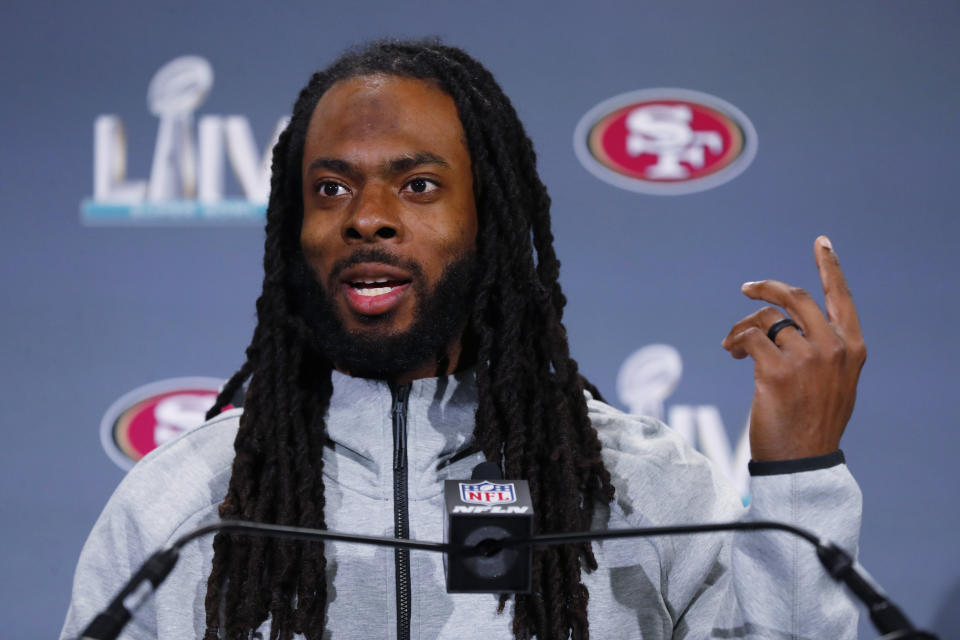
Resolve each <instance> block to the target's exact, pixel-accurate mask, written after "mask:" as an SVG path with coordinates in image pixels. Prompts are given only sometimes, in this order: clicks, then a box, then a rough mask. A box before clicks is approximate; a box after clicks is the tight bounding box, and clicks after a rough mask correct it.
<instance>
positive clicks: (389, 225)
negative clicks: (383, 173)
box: [341, 185, 403, 244]
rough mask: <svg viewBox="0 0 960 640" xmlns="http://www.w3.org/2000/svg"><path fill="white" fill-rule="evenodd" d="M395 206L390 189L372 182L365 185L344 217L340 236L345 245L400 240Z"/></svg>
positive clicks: (399, 228)
mask: <svg viewBox="0 0 960 640" xmlns="http://www.w3.org/2000/svg"><path fill="white" fill-rule="evenodd" d="M398 205H399V203H398V202H397V199H396V198H395V197H394V196H393V194H392V193H391V192H390V189H389V188H385V187H375V186H373V185H371V186H369V187H367V188H365V189H364V190H363V191H362V192H361V193H360V197H359V198H356V199H354V202H353V206H352V207H351V211H350V215H349V216H348V217H347V218H346V219H345V220H344V223H343V227H342V229H341V233H342V235H343V239H344V240H345V241H346V242H347V243H348V244H360V243H365V242H380V241H383V240H399V239H401V238H402V235H403V233H402V232H403V224H402V221H401V217H400V215H399V212H398V211H397V207H398Z"/></svg>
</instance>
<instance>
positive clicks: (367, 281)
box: [361, 278, 387, 284]
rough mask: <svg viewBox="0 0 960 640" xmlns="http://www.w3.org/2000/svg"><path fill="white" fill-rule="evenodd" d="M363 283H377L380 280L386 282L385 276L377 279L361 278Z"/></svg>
mask: <svg viewBox="0 0 960 640" xmlns="http://www.w3.org/2000/svg"><path fill="white" fill-rule="evenodd" d="M361 282H362V283H363V284H378V283H380V282H387V278H378V279H377V280H361Z"/></svg>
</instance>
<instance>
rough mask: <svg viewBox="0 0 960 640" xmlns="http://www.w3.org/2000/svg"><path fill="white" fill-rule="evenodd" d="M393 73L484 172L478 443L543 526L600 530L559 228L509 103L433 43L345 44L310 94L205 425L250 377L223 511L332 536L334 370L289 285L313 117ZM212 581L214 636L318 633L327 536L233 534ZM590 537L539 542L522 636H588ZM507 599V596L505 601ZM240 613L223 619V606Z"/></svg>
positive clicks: (474, 337)
mask: <svg viewBox="0 0 960 640" xmlns="http://www.w3.org/2000/svg"><path fill="white" fill-rule="evenodd" d="M372 74H391V75H397V76H402V77H410V78H418V79H424V80H428V81H431V82H433V83H435V84H436V85H437V86H439V87H440V88H441V89H442V90H444V91H445V92H446V93H448V94H449V95H450V96H451V97H452V98H453V100H454V103H455V104H456V107H457V110H458V113H459V116H460V120H461V122H462V124H463V129H464V132H465V135H466V143H467V147H468V150H469V153H470V157H471V160H472V164H473V171H474V194H475V198H476V204H477V215H478V221H479V231H478V235H477V242H476V244H477V246H476V251H477V259H478V262H479V264H480V270H481V273H480V275H479V276H478V279H477V289H476V295H475V297H474V300H473V308H472V311H471V315H470V318H469V323H468V327H467V333H468V334H469V335H470V337H471V339H470V342H471V343H472V346H471V347H470V349H471V350H472V351H473V353H472V354H468V357H470V358H471V360H472V361H474V362H475V363H476V374H475V375H476V383H477V387H478V396H479V404H478V407H477V410H476V424H475V427H474V432H473V435H474V440H475V442H476V444H477V445H478V446H479V448H480V449H481V450H482V451H483V453H484V455H485V456H486V458H487V459H488V460H491V461H495V462H500V461H501V460H502V461H503V464H504V469H503V470H504V473H505V476H506V477H509V478H523V479H526V480H528V481H529V484H530V494H531V497H532V499H533V503H534V505H535V511H536V518H537V521H536V528H537V530H538V531H540V532H560V531H577V530H584V529H587V528H589V527H590V524H591V520H592V516H593V512H594V507H595V506H596V505H597V504H598V503H607V502H609V501H610V500H612V499H613V487H612V486H611V484H610V475H609V473H608V472H607V470H606V469H605V468H604V465H603V462H602V461H601V458H600V443H599V440H598V438H597V433H596V431H595V430H594V429H593V427H592V426H591V425H590V422H589V420H588V418H587V408H586V402H585V399H584V395H583V391H584V389H585V388H586V389H589V390H591V391H593V393H594V394H595V395H597V394H596V390H595V389H593V388H592V386H590V385H589V383H588V382H587V381H586V380H585V379H584V378H583V377H582V376H580V374H579V372H578V369H577V363H576V362H575V361H574V360H573V359H572V358H571V357H570V352H569V347H568V344H567V335H566V330H565V328H564V326H563V324H562V323H561V316H562V312H563V307H564V305H565V304H566V299H565V298H564V295H563V293H562V292H561V289H560V284H559V283H558V281H557V278H558V275H559V262H558V261H557V257H556V255H555V253H554V250H553V235H552V233H551V230H550V215H549V212H550V198H549V196H548V195H547V191H546V188H545V187H544V186H543V184H542V183H541V181H540V178H539V176H538V175H537V171H536V156H535V154H534V151H533V146H532V143H531V142H530V139H529V138H528V137H527V135H526V133H525V132H524V130H523V126H522V125H521V123H520V121H519V119H518V117H517V114H516V112H515V110H514V109H513V106H512V105H511V103H510V101H509V99H508V98H507V97H506V95H504V93H503V91H502V89H501V88H500V87H499V85H498V84H497V83H496V81H495V80H494V78H493V76H492V74H491V73H490V72H489V71H488V70H487V69H485V68H484V67H483V66H482V65H481V64H480V63H479V62H477V61H476V60H474V59H473V58H471V57H470V56H468V55H467V54H466V53H465V52H463V51H461V50H460V49H456V48H453V47H449V46H444V45H441V44H439V43H437V42H434V41H420V42H396V41H381V42H376V43H373V44H371V45H368V46H366V47H365V48H363V49H360V50H355V51H352V52H348V53H347V54H346V55H344V56H343V57H341V58H340V59H339V60H337V61H336V62H335V63H334V64H333V65H331V66H330V67H329V68H327V69H326V70H325V71H321V72H318V73H315V74H314V75H313V76H312V78H311V79H310V82H309V84H308V85H307V86H306V87H305V88H304V89H303V90H302V91H301V92H300V95H299V98H298V99H297V101H296V104H295V105H294V109H293V115H292V119H291V121H290V124H289V126H288V127H287V128H286V130H285V131H284V132H283V133H282V134H281V136H280V139H279V142H278V143H277V145H276V146H275V147H274V150H273V167H272V169H273V175H272V180H271V192H270V201H269V204H268V208H267V224H266V241H265V254H264V270H265V275H264V280H263V291H262V293H261V295H260V297H259V299H258V300H257V319H258V322H257V326H256V328H255V330H254V334H253V339H252V341H251V343H250V346H249V347H248V348H247V351H246V362H245V363H244V364H243V366H242V367H241V368H240V370H239V371H237V373H235V374H234V375H233V376H232V377H231V378H230V380H229V382H228V383H227V384H226V386H225V387H224V389H223V391H222V392H221V394H220V396H219V398H218V399H217V403H216V404H215V405H214V407H213V408H212V409H211V410H210V413H209V414H208V417H212V416H214V415H216V414H217V413H219V412H220V411H221V410H222V409H223V407H225V406H226V405H227V404H228V403H229V402H230V399H231V398H233V397H234V395H235V394H236V393H237V392H238V390H240V389H241V387H242V385H243V383H244V382H245V381H246V380H247V379H248V378H249V379H250V382H249V386H248V388H247V391H246V395H245V401H244V412H243V415H242V417H241V418H240V429H239V432H238V433H237V438H236V442H235V449H236V457H235V459H234V463H233V473H232V476H231V478H230V485H229V489H228V491H227V496H226V498H225V499H224V501H223V502H222V504H221V505H220V515H221V516H222V517H223V518H236V519H244V520H254V521H260V522H272V523H277V524H284V525H297V526H303V527H315V528H321V529H322V528H325V527H326V524H325V520H324V485H323V476H322V474H321V471H322V465H323V462H322V460H323V456H322V448H323V445H324V441H325V432H326V427H325V424H324V416H325V413H326V411H327V408H328V406H329V401H330V396H331V393H332V384H331V381H330V373H331V368H332V364H331V362H330V361H329V359H327V358H326V357H325V356H324V354H323V353H321V352H320V351H319V349H318V347H317V346H316V340H315V338H314V336H313V334H312V333H311V329H310V328H309V327H308V325H307V323H306V322H305V321H304V319H303V317H302V313H301V311H300V309H299V308H298V305H297V295H296V292H295V291H294V290H293V289H294V284H293V283H292V273H293V271H294V270H295V268H294V266H293V265H294V261H295V260H296V259H302V257H301V255H302V254H301V253H300V251H301V249H300V245H299V234H300V226H301V223H302V217H303V203H302V192H301V163H302V157H303V149H304V138H305V135H306V131H307V126H308V123H309V120H310V117H311V115H312V113H313V111H314V108H315V107H316V105H317V102H318V101H319V99H320V98H321V96H322V95H323V94H324V92H326V91H327V90H328V89H329V88H330V87H331V86H332V85H333V84H334V83H336V82H337V81H339V80H343V79H347V78H352V77H358V76H364V75H372ZM213 546H214V558H213V568H212V571H211V574H210V578H209V580H208V584H207V596H206V624H207V630H206V635H205V639H207V640H214V639H215V638H218V637H226V638H247V637H249V636H250V634H251V632H252V631H253V630H255V629H257V628H258V627H259V626H260V624H261V623H262V622H263V621H264V620H265V619H266V618H267V617H268V616H269V617H271V638H280V639H289V638H292V636H293V635H294V634H295V633H301V634H303V635H305V636H306V637H307V638H309V639H310V640H320V638H321V637H322V635H323V628H324V616H325V610H326V605H327V586H326V580H325V570H326V560H325V558H324V547H323V545H322V544H320V543H300V542H293V541H274V540H267V539H265V538H244V537H240V536H231V535H228V534H220V535H218V536H217V537H216V538H215V539H214V543H213ZM582 565H584V566H586V567H587V568H589V569H595V568H596V566H597V565H596V559H595V558H594V555H593V552H592V550H591V547H590V545H588V544H580V545H569V546H563V547H549V548H546V549H541V550H536V551H535V552H534V562H533V592H532V593H530V594H518V595H516V596H514V597H515V603H514V619H513V632H514V635H515V637H516V638H518V639H529V638H531V637H533V636H536V637H537V638H539V639H540V640H547V639H560V638H562V639H566V638H570V637H571V636H572V637H573V638H574V639H576V640H581V639H586V638H588V637H589V631H588V623H587V598H588V593H587V589H586V587H584V586H583V584H582V582H581V566H582ZM507 600H508V597H507V596H504V597H502V598H501V601H500V605H499V609H500V610H501V611H502V610H503V608H504V606H505V604H506V602H507ZM221 606H224V607H226V610H228V611H230V612H231V615H230V616H229V618H228V620H226V622H225V624H224V627H223V628H220V616H219V615H218V614H219V610H220V607H221Z"/></svg>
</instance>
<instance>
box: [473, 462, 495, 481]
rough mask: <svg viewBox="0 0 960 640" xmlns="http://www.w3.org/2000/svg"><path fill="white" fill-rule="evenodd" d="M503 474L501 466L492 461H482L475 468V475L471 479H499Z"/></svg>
mask: <svg viewBox="0 0 960 640" xmlns="http://www.w3.org/2000/svg"><path fill="white" fill-rule="evenodd" d="M502 477H503V476H502V475H501V474H500V467H499V466H498V465H496V464H494V463H492V462H486V461H484V462H481V463H480V464H478V465H477V466H475V467H474V468H473V475H472V476H470V479H471V480H473V481H477V480H499V479H500V478H502Z"/></svg>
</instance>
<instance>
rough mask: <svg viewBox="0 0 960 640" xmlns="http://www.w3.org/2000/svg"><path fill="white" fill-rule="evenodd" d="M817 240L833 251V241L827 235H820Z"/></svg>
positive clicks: (822, 245)
mask: <svg viewBox="0 0 960 640" xmlns="http://www.w3.org/2000/svg"><path fill="white" fill-rule="evenodd" d="M817 241H818V242H819V243H820V246H821V247H825V248H827V249H829V250H830V251H833V243H831V242H830V238H828V237H827V236H820V237H819V238H817Z"/></svg>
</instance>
